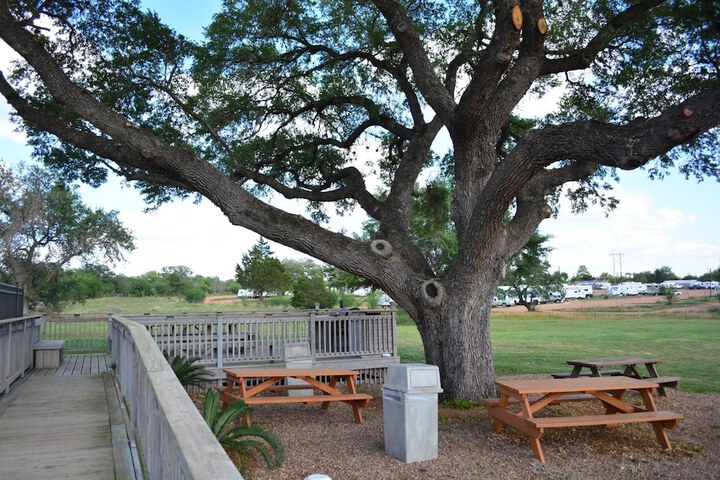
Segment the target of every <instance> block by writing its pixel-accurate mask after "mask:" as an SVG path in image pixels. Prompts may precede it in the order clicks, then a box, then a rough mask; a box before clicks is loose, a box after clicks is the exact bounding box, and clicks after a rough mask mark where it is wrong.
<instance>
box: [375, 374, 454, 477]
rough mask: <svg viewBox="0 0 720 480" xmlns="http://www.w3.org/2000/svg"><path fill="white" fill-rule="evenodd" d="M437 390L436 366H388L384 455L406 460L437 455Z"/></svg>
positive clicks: (383, 390) (427, 458)
mask: <svg viewBox="0 0 720 480" xmlns="http://www.w3.org/2000/svg"><path fill="white" fill-rule="evenodd" d="M440 392H442V388H440V371H439V369H438V367H436V366H435V365H425V364H420V363H400V364H394V365H390V366H389V367H388V372H387V377H386V380H385V384H384V385H383V387H382V397H383V421H384V426H385V453H386V454H387V455H389V456H391V457H393V458H397V459H398V460H401V461H403V462H405V463H412V462H422V461H424V460H432V459H434V458H437V456H438V393H440Z"/></svg>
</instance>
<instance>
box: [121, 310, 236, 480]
mask: <svg viewBox="0 0 720 480" xmlns="http://www.w3.org/2000/svg"><path fill="white" fill-rule="evenodd" d="M110 344H111V349H110V351H111V356H112V360H113V363H114V364H115V368H116V382H117V383H118V386H119V390H120V394H121V396H122V398H123V401H124V402H125V404H126V406H127V410H128V413H129V416H130V423H131V428H132V430H133V435H134V437H135V439H136V442H137V444H138V445H139V446H140V449H141V452H142V458H143V460H144V467H145V468H146V470H147V477H148V478H173V479H216V478H217V479H219V478H222V479H242V476H241V475H240V473H239V472H238V470H237V468H236V467H235V465H234V464H233V463H232V462H231V461H230V458H229V457H228V456H227V454H226V453H225V451H224V450H223V448H222V447H221V446H220V444H219V443H218V441H217V439H216V438H215V436H214V435H213V433H212V432H211V431H210V429H209V428H208V426H207V425H206V423H205V421H204V420H203V418H202V416H201V415H200V413H199V411H198V409H197V408H196V407H195V405H194V404H193V403H192V401H191V400H190V397H188V395H187V393H186V392H185V390H184V389H183V387H182V385H180V382H178V380H177V377H176V376H175V374H174V373H173V371H172V370H171V369H170V366H169V365H168V363H167V362H166V361H165V359H164V358H163V356H162V353H161V352H160V350H159V349H158V347H157V345H156V344H155V342H154V341H153V339H152V338H151V337H150V335H149V333H148V330H147V329H146V328H144V327H143V326H141V325H139V324H137V323H135V322H132V321H129V320H126V319H123V318H121V317H115V316H114V317H112V318H111V324H110Z"/></svg>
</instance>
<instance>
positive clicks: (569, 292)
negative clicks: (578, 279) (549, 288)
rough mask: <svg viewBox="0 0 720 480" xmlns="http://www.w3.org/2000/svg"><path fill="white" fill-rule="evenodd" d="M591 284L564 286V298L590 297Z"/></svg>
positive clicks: (591, 292) (591, 293)
mask: <svg viewBox="0 0 720 480" xmlns="http://www.w3.org/2000/svg"><path fill="white" fill-rule="evenodd" d="M592 296H593V287H592V285H567V286H565V298H566V299H573V298H592Z"/></svg>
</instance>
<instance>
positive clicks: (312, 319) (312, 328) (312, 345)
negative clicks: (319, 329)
mask: <svg viewBox="0 0 720 480" xmlns="http://www.w3.org/2000/svg"><path fill="white" fill-rule="evenodd" d="M309 332H310V357H311V358H312V360H313V361H315V355H316V354H317V345H316V344H315V314H314V313H311V314H310V328H309Z"/></svg>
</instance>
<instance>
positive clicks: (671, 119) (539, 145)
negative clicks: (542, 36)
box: [519, 85, 720, 170]
mask: <svg viewBox="0 0 720 480" xmlns="http://www.w3.org/2000/svg"><path fill="white" fill-rule="evenodd" d="M718 124H720V85H716V86H715V87H712V88H710V89H708V90H706V91H704V92H702V93H699V94H697V95H695V96H693V97H690V98H688V99H687V100H685V101H684V102H682V103H680V104H678V105H675V106H672V107H670V108H668V109H666V110H665V111H663V112H662V113H661V114H660V115H658V116H656V117H653V118H637V119H635V120H633V121H632V122H630V123H628V124H626V125H613V124H608V123H602V122H598V121H583V122H575V123H568V124H565V125H559V126H549V127H546V128H544V129H542V130H533V131H530V132H529V133H528V134H527V135H526V137H525V138H524V139H523V140H522V142H521V144H520V145H519V146H520V148H523V149H525V150H526V151H528V152H534V156H535V159H536V160H535V162H536V165H538V166H547V165H549V164H551V163H553V162H555V161H558V160H575V161H587V162H594V163H598V164H601V165H605V166H608V167H617V168H620V169H623V170H633V169H636V168H638V167H641V166H642V165H645V164H646V163H648V162H649V161H650V160H652V159H653V158H655V157H657V156H658V155H662V154H664V153H666V152H668V151H670V150H671V149H672V148H674V147H676V146H677V145H680V144H682V143H686V142H689V141H691V140H692V139H693V138H695V137H697V136H699V135H701V134H703V133H705V132H707V131H708V130H710V129H712V128H716V127H717V125H718Z"/></svg>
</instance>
